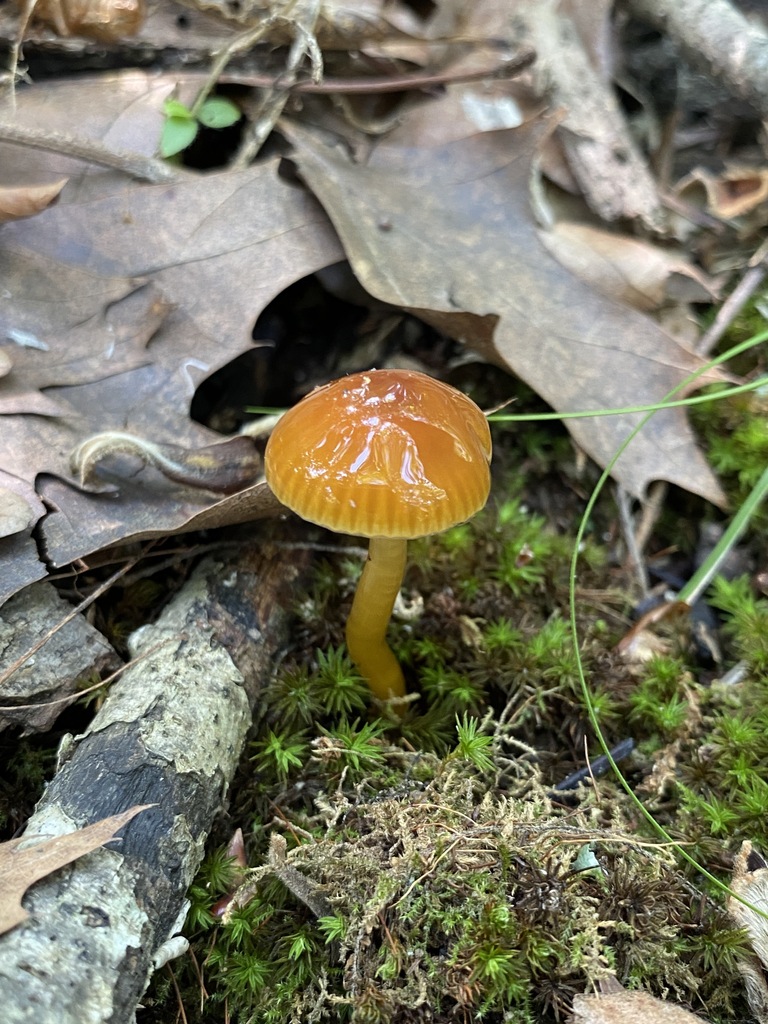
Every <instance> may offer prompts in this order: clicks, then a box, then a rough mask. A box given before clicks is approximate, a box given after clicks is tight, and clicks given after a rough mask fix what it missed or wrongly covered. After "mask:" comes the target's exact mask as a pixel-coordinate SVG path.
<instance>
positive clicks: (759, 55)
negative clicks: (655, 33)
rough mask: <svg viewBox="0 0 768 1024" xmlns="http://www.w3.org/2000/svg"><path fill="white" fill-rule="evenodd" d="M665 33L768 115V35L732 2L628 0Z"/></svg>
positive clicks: (636, 11)
mask: <svg viewBox="0 0 768 1024" xmlns="http://www.w3.org/2000/svg"><path fill="white" fill-rule="evenodd" d="M625 6H626V7H627V9H628V10H629V11H631V12H632V14H635V15H636V16H637V17H638V18H643V19H645V20H647V21H649V22H651V23H652V24H653V25H655V26H657V27H658V28H660V29H661V30H662V31H664V32H665V33H667V35H669V37H670V38H671V39H674V40H675V41H676V42H677V43H679V44H680V46H681V47H682V48H683V51H684V52H685V54H686V56H687V57H688V59H689V60H690V61H691V63H692V64H695V65H696V66H697V67H700V68H703V69H704V70H706V71H707V72H709V73H710V74H711V75H713V76H714V77H715V78H717V79H719V80H720V81H722V82H723V83H724V84H725V85H727V86H728V88H729V89H730V91H731V92H732V93H733V94H734V95H736V96H739V97H741V98H742V99H745V100H748V101H749V102H750V103H752V104H753V105H754V106H755V108H756V109H757V110H758V111H759V112H760V113H761V114H762V115H763V117H766V116H768V32H766V30H765V28H763V27H761V26H760V25H759V24H758V23H757V21H749V20H747V18H745V17H744V15H743V14H742V13H741V12H740V11H739V10H738V9H737V8H736V7H734V6H733V4H731V3H729V2H728V0H625Z"/></svg>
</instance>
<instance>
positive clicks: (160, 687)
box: [0, 550, 306, 1024]
mask: <svg viewBox="0 0 768 1024" xmlns="http://www.w3.org/2000/svg"><path fill="white" fill-rule="evenodd" d="M305 557H306V556H305V555H303V554H302V553H300V552H291V554H290V561H289V560H288V558H287V557H286V555H285V554H284V553H279V552H277V551H275V550H272V551H265V552H260V553H254V554H253V555H245V556H241V557H240V558H238V559H237V560H236V561H235V560H233V561H231V562H229V563H227V562H222V561H216V560H212V559H209V560H207V561H206V562H205V563H203V564H202V565H201V566H200V568H199V569H198V570H197V571H196V572H195V573H194V575H193V577H192V578H191V580H190V581H189V583H188V584H187V585H186V586H185V587H184V588H183V590H182V591H181V592H180V593H179V594H178V596H177V597H176V598H175V599H174V600H173V602H172V603H171V604H170V605H169V606H168V608H167V609H166V611H165V612H164V613H163V614H162V616H161V617H160V619H159V620H158V622H157V623H156V624H155V625H152V626H145V627H143V628H142V629H140V630H138V631H137V633H136V634H134V636H133V638H132V648H133V652H134V656H137V657H139V658H141V660H140V661H138V662H137V663H136V664H135V665H133V666H132V667H130V668H129V669H128V670H127V671H126V672H125V673H124V675H123V676H122V677H121V679H120V680H119V681H118V682H117V683H116V684H115V685H114V686H113V687H112V689H111V691H110V693H109V696H108V698H107V700H106V702H105V704H104V706H103V707H102V708H101V710H100V711H99V713H98V714H97V715H96V717H95V719H94V721H93V723H92V725H91V726H90V728H89V729H88V731H87V732H86V733H85V735H83V736H82V737H79V738H78V740H77V741H76V743H75V746H74V752H73V753H71V755H70V757H69V759H68V760H67V761H66V762H65V763H63V764H61V765H60V767H59V770H58V771H57V773H56V775H55V777H54V779H53V781H52V782H51V784H50V785H49V787H48V789H47V791H46V793H45V795H44V797H43V799H42V800H41V801H40V803H39V805H38V807H37V809H36V811H35V813H34V815H33V817H32V818H31V820H30V822H29V826H28V828H27V831H26V832H25V837H26V836H33V835H47V836H51V835H58V834H62V833H67V832H71V831H73V830H74V829H76V828H81V827H83V826H84V825H87V824H89V823H91V822H94V821H97V820H99V819H101V818H104V817H107V816H109V815H112V814H115V813H119V812H120V811H122V810H126V809H128V808H129V807H132V806H134V805H136V804H148V803H153V804H155V805H156V806H155V807H153V808H151V809H149V810H146V811H143V812H142V813H140V814H139V815H138V816H137V817H136V818H134V819H133V820H132V821H131V822H130V823H129V824H128V825H127V826H126V828H125V829H124V830H123V838H122V840H121V841H118V842H115V843H110V844H109V847H108V848H107V847H105V848H102V849H99V850H97V851H95V852H94V853H91V854H88V855H87V856H85V857H83V858H81V859H80V860H78V861H76V862H75V863H74V864H73V865H72V866H70V867H69V868H65V869H63V870H61V871H59V872H57V873H56V874H55V875H53V876H51V878H50V879H46V880H45V881H43V882H41V883H39V884H38V885H36V886H34V887H33V888H32V889H31V890H30V891H29V892H28V894H27V897H26V898H25V900H24V906H25V907H26V909H27V910H29V911H30V912H31V914H32V916H31V918H30V919H29V920H28V921H26V922H25V923H24V924H22V925H20V926H19V927H17V928H16V929H14V930H13V931H11V932H9V933H8V934H6V935H4V936H2V937H0V992H1V993H2V1008H1V1009H0V1019H2V1021H3V1024H32V1022H34V1024H101V1022H110V1024H130V1022H132V1021H134V1020H135V1010H136V1007H137V1004H138V1002H139V1000H140V998H141V996H142V993H143V992H144V989H145V988H146V985H147V982H148V980H149V977H150V975H151V972H152V969H153V966H152V965H153V961H154V960H155V959H158V960H159V961H162V960H163V959H164V958H165V957H166V956H167V952H166V951H167V950H169V949H171V950H172V951H173V944H172V943H171V944H169V941H168V940H170V939H172V937H173V936H174V934H175V933H177V932H178V930H179V928H180V926H181V924H182V922H183V919H184V915H185V913H186V909H187V904H186V902H185V894H186V891H187V888H188V886H189V884H190V882H191V881H192V879H193V877H194V874H195V872H196V870H197V868H198V866H199V863H200V860H201V859H202V855H203V847H204V843H205V840H206V837H207V835H208V832H209V831H210V828H211V824H212V822H213V820H214V817H215V815H216V814H217V812H218V811H219V809H220V808H221V806H222V804H223V802H224V800H225V797H226V792H227V788H228V786H229V783H230V781H231V779H232V776H233V774H234V771H235V768H236V766H237V762H238V759H239V756H240V753H241V750H242V746H243V743H244V740H245V736H246V732H247V730H248V727H249V725H250V722H251V709H252V707H253V704H254V701H255V700H256V698H257V697H258V694H259V691H260V689H261V686H262V683H263V681H264V679H265V677H267V675H268V673H269V672H270V670H271V664H272V660H273V658H274V655H275V653H276V651H277V650H278V649H279V648H280V646H281V645H282V644H283V643H284V642H285V639H286V626H287V611H286V610H287V608H288V607H289V598H290V590H291V587H292V584H295V582H296V579H297V577H298V574H299V572H300V571H301V570H302V568H303V565H304V562H305ZM178 946H179V944H178V942H177V943H176V950H175V951H178ZM182 948H183V944H182Z"/></svg>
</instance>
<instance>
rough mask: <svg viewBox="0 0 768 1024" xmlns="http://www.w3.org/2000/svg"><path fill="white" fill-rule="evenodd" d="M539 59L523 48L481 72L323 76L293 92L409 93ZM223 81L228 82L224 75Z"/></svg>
mask: <svg viewBox="0 0 768 1024" xmlns="http://www.w3.org/2000/svg"><path fill="white" fill-rule="evenodd" d="M535 59H536V54H535V53H534V52H533V50H522V51H521V52H520V53H517V54H515V56H514V57H510V58H509V59H506V60H502V61H500V62H499V63H498V64H495V65H494V66H493V67H489V68H482V69H480V70H478V71H437V72H433V73H431V74H425V73H423V72H420V73H417V74H413V75H376V76H375V77H371V78H324V79H323V80H322V82H313V81H311V80H309V81H306V82H296V83H294V84H293V85H291V86H290V91H291V92H302V93H305V92H311V93H362V94H364V95H366V94H369V93H382V92H409V91H410V90H411V89H432V88H435V87H437V86H440V85H458V84H461V83H463V82H478V81H481V80H482V79H485V78H515V77H516V76H517V75H519V74H520V73H521V72H522V71H525V69H526V68H528V67H530V66H531V64H533V62H534V60H535ZM222 81H224V82H226V81H228V78H227V76H223V78H222ZM232 81H233V82H236V83H237V84H238V85H250V86H253V87H254V88H256V89H271V88H274V87H275V86H280V85H284V84H285V82H284V79H283V75H282V73H281V74H280V75H275V76H271V75H234V76H232Z"/></svg>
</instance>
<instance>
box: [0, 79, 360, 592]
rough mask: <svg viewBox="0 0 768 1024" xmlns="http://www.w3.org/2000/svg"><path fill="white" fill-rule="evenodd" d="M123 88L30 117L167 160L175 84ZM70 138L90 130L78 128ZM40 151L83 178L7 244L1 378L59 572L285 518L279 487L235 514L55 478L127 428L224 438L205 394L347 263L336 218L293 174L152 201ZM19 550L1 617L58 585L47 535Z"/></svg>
mask: <svg viewBox="0 0 768 1024" xmlns="http://www.w3.org/2000/svg"><path fill="white" fill-rule="evenodd" d="M110 80H112V81H114V83H115V89H116V92H117V94H118V95H119V97H120V101H119V102H117V101H115V99H114V96H111V95H110V92H109V89H108V87H107V84H108V83H107V82H105V81H104V80H91V81H90V82H88V83H84V82H82V81H81V82H79V83H78V85H77V87H76V88H75V87H72V88H70V87H69V86H68V85H67V84H61V85H60V92H59V91H57V89H58V88H59V84H57V86H51V87H50V89H48V88H47V89H46V90H42V92H44V93H45V101H44V100H43V98H42V97H41V91H38V90H32V92H31V93H29V94H22V95H20V97H19V108H20V110H19V116H20V117H21V118H24V117H26V116H29V117H30V118H31V119H32V120H33V122H34V123H38V121H37V120H36V118H37V115H38V114H40V115H41V119H42V120H43V121H45V120H46V119H48V121H49V123H50V120H51V118H52V117H53V114H54V113H55V112H56V111H58V114H59V117H60V118H64V119H65V118H66V117H67V116H74V115H73V114H72V111H74V110H76V111H77V114H78V116H80V117H83V118H84V122H83V125H79V126H78V129H77V130H78V131H85V132H86V133H88V134H90V135H91V137H94V138H97V139H99V140H100V141H108V142H109V144H110V145H112V146H114V147H115V148H117V149H135V150H137V151H139V152H144V153H146V152H147V151H149V152H151V151H152V150H153V149H154V147H155V145H156V142H157V138H158V133H159V131H160V126H161V123H162V118H161V115H160V110H159V108H160V106H161V104H162V99H163V98H164V96H167V95H168V93H169V92H170V90H171V88H172V82H171V80H169V79H164V80H163V81H162V86H161V84H160V83H159V82H158V80H157V79H153V80H150V79H147V78H146V77H144V76H137V75H136V74H133V73H132V74H128V75H126V76H125V77H121V76H111V79H110ZM142 89H143V90H144V91H143V92H142ZM27 96H29V103H30V108H29V110H27V108H26V106H25V103H26V100H27ZM102 101H103V102H104V104H105V106H106V108H107V113H106V114H105V112H104V110H102V109H99V104H100V103H101V102H102ZM126 108H127V109H128V110H129V111H130V112H131V116H129V115H128V114H127V113H126ZM43 115H44V116H43ZM91 115H92V117H93V120H90V118H91ZM59 127H60V128H61V130H64V131H67V130H74V126H71V127H70V126H68V125H67V123H66V120H64V121H63V123H61V124H60V125H59ZM148 130H149V134H147V131H148ZM18 148H19V147H15V149H18ZM13 150H14V147H3V146H0V159H3V160H4V158H5V156H6V154H8V155H9V156H10V157H11V160H10V166H12V169H13V171H14V174H15V175H16V176H17V178H19V177H23V175H24V173H25V170H24V162H23V161H21V162H20V161H19V156H18V153H15V154H14V153H13V152H12V151H13ZM22 152H24V153H25V156H26V160H27V163H28V165H29V166H28V168H27V172H28V174H29V175H30V176H32V177H33V178H35V177H38V176H41V175H43V174H46V173H47V174H49V175H50V171H51V167H52V166H56V167H62V166H63V165H66V172H67V173H68V174H69V175H70V178H69V182H68V184H67V186H66V187H65V188H64V190H63V192H62V195H61V200H60V202H59V203H58V204H57V205H56V207H54V208H49V209H48V210H46V211H44V212H43V213H41V214H40V215H39V216H38V217H36V218H34V219H32V220H27V221H18V222H16V223H13V224H8V225H6V226H5V227H4V228H3V231H2V234H0V275H2V277H3V279H4V281H5V282H12V284H13V287H12V288H10V287H9V290H11V291H12V298H11V299H10V301H8V302H5V303H4V304H3V308H2V311H0V331H1V332H2V333H3V334H5V335H6V336H8V337H10V338H12V339H15V340H16V341H17V346H16V347H14V348H13V349H12V350H11V353H10V354H11V356H12V360H13V364H14V365H13V369H12V371H11V372H10V373H9V374H8V375H7V376H6V377H4V378H2V379H0V414H4V419H3V431H2V432H0V486H7V487H10V488H11V489H12V490H14V491H17V492H20V493H21V496H22V498H24V499H25V500H26V501H27V502H28V503H30V504H32V506H33V509H34V511H35V512H36V516H37V515H39V514H40V513H41V512H42V511H43V506H42V504H41V503H40V502H39V498H37V496H36V495H35V489H34V483H35V480H36V478H37V477H38V474H40V477H39V479H40V481H41V484H40V489H41V491H42V492H43V493H45V494H46V496H47V497H50V498H51V499H52V501H53V507H54V509H55V510H56V513H57V514H56V515H55V517H54V518H55V519H56V526H55V527H52V528H51V529H50V530H49V529H48V525H47V524H46V526H45V527H44V528H43V531H42V536H43V541H44V543H45V544H46V546H47V551H46V553H47V556H48V557H49V558H50V559H51V560H52V561H53V563H54V564H56V565H59V564H62V563H66V562H69V561H71V560H73V559H75V558H78V557H81V556H84V555H86V554H88V553H89V552H91V551H93V550H95V549H97V548H98V547H100V546H103V545H104V544H109V543H116V542H119V541H120V540H123V539H126V538H129V537H133V536H150V535H151V536H160V535H163V534H164V533H166V532H168V533H172V532H176V531H178V530H181V529H183V528H184V524H185V523H189V524H193V523H194V524H198V523H201V522H205V523H207V525H213V524H214V523H216V524H219V525H221V524H223V523H226V522H228V521H237V522H241V521H243V519H244V518H249V517H252V516H254V515H257V514H259V513H260V512H263V511H265V510H267V509H269V510H273V509H274V504H273V503H271V502H269V500H268V499H267V496H266V494H265V493H264V488H263V486H262V487H256V488H255V489H254V488H250V489H249V490H248V491H247V496H246V497H245V498H244V499H243V500H242V501H239V500H233V499H227V500H225V501H218V500H216V499H215V498H211V497H210V495H205V494H201V493H194V492H188V491H186V490H183V489H181V488H179V487H178V486H175V487H171V486H169V485H168V482H167V481H165V480H163V479H162V478H160V479H159V480H158V479H157V476H156V474H155V475H154V476H153V474H152V472H147V473H142V474H138V475H137V474H135V466H130V467H129V475H130V481H128V480H126V481H119V482H120V491H119V494H117V495H115V494H113V495H110V496H109V497H100V496H98V495H94V494H83V493H79V492H78V491H77V490H76V489H75V488H74V487H73V486H71V485H68V484H60V483H58V482H57V481H55V480H53V479H52V477H51V476H50V475H49V474H56V475H58V476H60V477H62V478H64V479H65V480H71V479H72V477H71V474H70V470H69V456H70V453H71V451H72V450H73V449H74V448H76V447H77V446H78V445H79V444H80V443H81V442H82V441H83V440H85V439H86V438H87V437H89V436H90V435H92V434H95V433H98V432H101V431H105V430H109V429H114V430H119V431H123V432H127V433H133V434H136V435H139V436H141V437H144V438H146V439H147V440H149V441H151V442H155V443H157V444H159V445H163V444H168V443H171V444H176V445H180V446H181V447H183V448H188V449H200V448H203V447H205V446H207V445H210V444H212V443H213V442H215V441H217V440H220V437H219V435H217V434H215V433H214V432H213V431H211V430H208V429H206V428H204V427H202V426H201V425H200V424H197V423H195V422H193V421H192V420H191V419H190V416H189V405H190V401H191V399H192V396H193V394H194V392H195V389H196V387H197V386H198V384H199V383H200V382H201V381H202V380H203V379H204V378H205V377H206V376H207V375H209V374H211V373H213V372H215V371H216V370H217V369H219V368H220V367H221V366H223V365H225V364H226V363H228V362H229V361H230V360H232V359H234V358H235V357H236V356H238V355H240V354H241V353H243V352H244V351H246V350H248V349H249V348H251V347H252V345H253V341H252V338H251V331H252V328H253V324H254V322H255V320H256V318H257V317H258V315H259V313H260V312H261V311H262V309H263V308H264V306H265V305H266V304H267V303H268V302H269V301H270V300H271V299H272V298H274V296H275V295H277V294H278V293H279V292H281V291H282V290H283V289H284V288H286V287H287V286H288V285H289V284H292V283H293V282H294V281H296V280H297V279H299V278H301V277H303V276H306V275H308V274H311V273H312V272H313V271H315V270H318V269H320V268H322V267H325V266H327V265H328V264H332V263H335V262H337V261H338V260H339V259H340V258H341V257H342V255H343V253H342V251H341V248H340V246H339V243H338V240H337V238H336V236H335V234H334V232H333V231H332V229H331V228H330V226H329V224H328V221H327V218H326V216H325V214H324V213H323V211H322V209H321V208H320V207H319V205H318V204H317V203H316V201H315V200H314V198H313V197H311V196H309V195H307V194H306V192H305V191H304V190H303V189H301V188H298V187H297V186H296V185H295V184H292V183H288V182H287V181H284V180H283V179H282V178H281V177H280V176H279V175H278V166H279V163H278V161H277V160H273V161H269V162H266V163H263V164H260V165H258V166H256V167H253V168H251V169H249V170H246V171H243V172H239V173H221V174H209V175H206V176H195V175H192V174H189V175H188V176H187V177H186V178H184V179H183V180H181V181H180V182H179V183H178V184H173V185H170V186H160V187H150V186H139V185H137V184H136V183H134V182H132V181H131V180H130V179H128V178H127V177H125V176H122V177H119V176H116V175H115V173H114V172H109V171H107V172H104V171H101V172H100V171H97V170H96V169H94V168H90V167H89V168H86V169H83V168H82V167H79V168H75V167H74V165H73V164H72V161H69V160H64V158H61V157H58V156H53V157H52V156H50V155H47V154H40V153H26V152H25V151H23V150H22ZM4 166H5V164H4ZM35 225H37V226H35ZM30 413H32V414H34V415H29V414H30ZM114 479H116V478H113V480H114ZM145 480H148V485H147V487H146V489H145V488H144V481H145ZM73 482H74V481H73ZM144 490H146V493H144ZM207 509H210V510H211V511H210V514H206V510H207ZM230 511H231V515H232V516H233V519H232V520H228V519H227V515H228V514H229V512H230ZM11 540H12V538H7V539H6V541H5V542H4V541H0V558H3V559H4V560H5V559H8V560H9V563H10V559H11V558H12V559H13V564H12V566H11V564H9V565H8V572H5V570H4V572H3V574H2V580H1V581H0V601H1V600H2V599H3V598H5V597H7V596H9V594H10V593H13V592H14V591H15V590H16V589H18V588H19V587H20V586H23V585H24V584H25V583H27V582H32V581H33V580H34V579H39V578H40V577H41V576H42V575H43V573H44V568H43V566H42V563H40V561H39V560H38V558H37V554H36V551H35V547H34V545H33V543H32V541H31V539H29V535H27V541H26V545H22V547H21V550H20V545H19V542H18V541H15V542H14V543H13V544H10V541H11ZM3 545H5V547H4V546H3Z"/></svg>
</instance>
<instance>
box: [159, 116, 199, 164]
mask: <svg viewBox="0 0 768 1024" xmlns="http://www.w3.org/2000/svg"><path fill="white" fill-rule="evenodd" d="M198 127H199V125H198V124H197V121H190V120H189V118H186V117H169V118H168V120H167V121H166V122H165V124H164V125H163V132H162V135H161V136H160V156H163V157H169V156H175V155H176V154H177V153H180V152H181V151H182V150H183V149H186V148H187V146H188V145H189V144H190V143H191V142H192V141H193V140H194V138H195V136H196V135H197V130H198Z"/></svg>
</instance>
